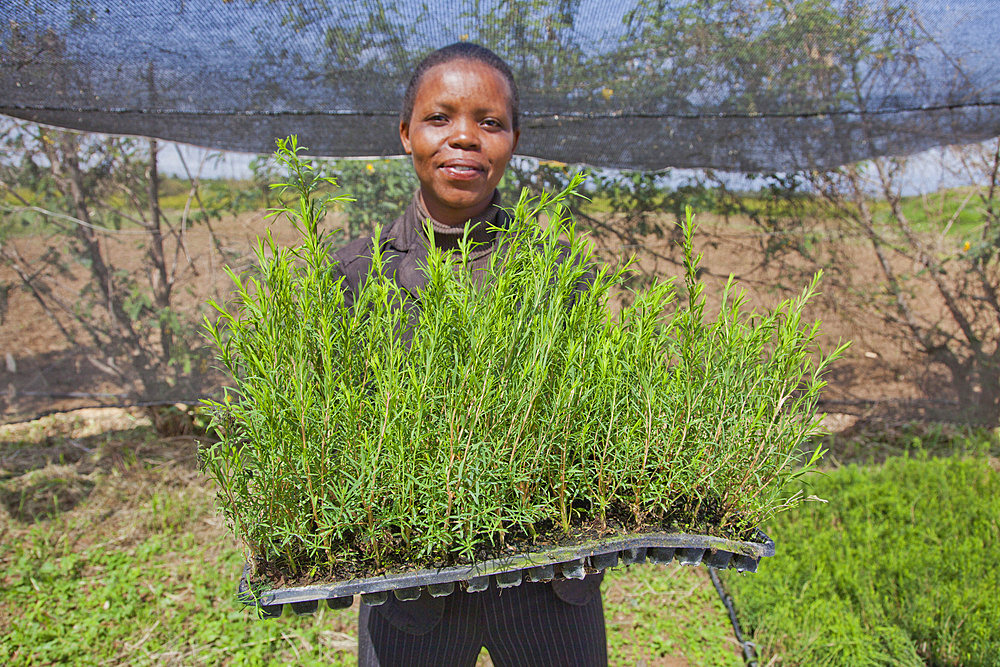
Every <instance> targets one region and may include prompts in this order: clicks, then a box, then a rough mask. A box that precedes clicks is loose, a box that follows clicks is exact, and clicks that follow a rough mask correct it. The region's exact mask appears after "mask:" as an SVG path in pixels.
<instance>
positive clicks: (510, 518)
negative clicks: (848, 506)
mask: <svg viewBox="0 0 1000 667" xmlns="http://www.w3.org/2000/svg"><path fill="white" fill-rule="evenodd" d="M300 152H301V149H300V148H299V147H298V146H297V143H296V141H295V139H294V137H293V138H290V139H289V140H287V141H280V142H279V144H278V151H277V159H278V160H279V162H281V163H282V164H284V165H285V167H286V168H287V169H288V171H289V174H290V176H289V178H288V181H287V183H284V184H280V185H279V186H278V187H279V188H281V189H285V190H288V189H290V190H293V191H295V192H296V193H297V194H298V202H297V206H295V207H294V208H283V209H279V210H277V211H276V212H275V213H280V214H283V215H286V216H288V217H289V218H290V219H291V221H292V222H293V224H295V226H296V228H297V229H298V230H299V231H300V232H301V233H302V241H301V244H299V245H297V246H295V247H293V248H282V247H278V246H277V245H276V244H275V242H274V241H273V239H272V238H271V237H270V236H269V235H265V236H264V237H263V238H262V239H261V240H260V241H259V243H258V246H257V252H256V254H257V262H256V266H255V267H254V268H253V269H252V270H250V271H248V272H246V273H244V274H243V275H237V274H235V273H232V272H231V273H230V275H231V277H232V279H233V281H234V286H235V290H234V296H233V298H232V300H231V301H230V302H228V303H226V304H214V305H215V308H216V309H217V311H218V318H217V319H216V320H215V321H214V322H213V321H206V324H205V328H206V331H207V332H208V335H209V337H210V338H211V340H212V342H213V343H214V345H215V347H216V349H217V353H218V358H219V361H220V362H221V363H222V365H223V366H224V368H225V370H226V371H227V372H228V373H229V375H230V376H231V378H232V385H231V386H230V387H228V388H227V393H226V399H225V400H223V401H216V402H210V403H209V405H210V407H211V409H212V411H213V415H214V416H213V427H214V428H216V430H217V432H218V433H219V435H220V437H221V439H220V441H219V442H218V443H216V444H214V445H212V446H210V447H207V448H206V450H205V451H204V452H203V460H204V462H205V467H206V470H207V472H208V474H210V475H211V476H212V477H213V478H214V479H215V480H216V482H217V483H218V489H219V500H220V504H221V507H222V510H223V512H224V514H225V516H226V517H227V519H228V521H229V524H230V526H231V527H232V529H233V530H234V532H235V533H236V535H237V536H238V537H239V538H241V539H242V540H243V541H245V542H246V544H247V546H248V547H249V550H250V552H251V553H252V554H253V555H254V556H256V558H257V560H258V561H260V562H264V563H268V564H270V565H272V566H274V567H277V568H279V569H280V570H281V571H283V572H287V573H291V574H293V575H309V576H317V575H322V574H334V575H340V576H349V575H353V574H359V573H365V572H372V571H380V570H382V569H384V568H386V567H392V566H403V565H428V564H439V565H440V564H454V563H458V562H469V561H472V560H476V559H479V558H484V557H491V556H493V555H496V554H497V553H500V552H501V550H502V551H503V553H509V552H510V551H509V548H510V547H511V546H513V547H515V548H523V547H527V546H529V545H530V544H531V543H533V542H534V543H536V544H537V543H542V544H544V543H547V542H548V543H552V542H559V541H561V540H565V539H569V538H572V537H573V536H574V535H575V534H576V533H577V532H578V531H579V530H580V529H581V528H582V527H586V528H587V529H588V530H591V531H593V530H596V531H599V532H608V531H619V530H621V531H642V530H663V529H671V530H686V531H698V532H704V533H709V534H716V535H721V536H726V537H735V538H738V539H745V538H746V537H748V536H750V535H751V534H752V532H753V530H754V529H755V528H756V527H757V526H759V525H760V524H761V523H762V522H763V521H764V520H766V519H768V518H769V517H771V516H772V515H773V514H775V513H777V512H779V511H782V510H783V509H787V508H788V507H791V506H793V505H795V504H796V503H798V502H799V500H800V498H801V496H799V495H797V494H795V493H790V492H789V489H790V488H791V487H790V485H789V483H790V482H792V481H793V480H794V479H795V478H796V477H797V476H798V475H800V474H801V473H802V471H803V470H807V469H809V468H810V467H811V466H812V465H814V464H815V463H816V461H817V459H818V457H819V452H818V451H817V452H815V454H814V455H813V456H812V457H811V458H808V460H805V461H801V460H799V454H798V452H799V451H800V443H801V442H802V441H804V440H806V439H808V438H810V437H812V436H813V435H815V434H816V433H817V432H818V431H819V424H818V418H817V415H816V411H815V410H816V401H817V398H818V396H819V392H820V390H821V388H822V387H823V385H824V382H823V379H822V374H823V372H824V370H825V369H826V368H827V366H828V365H829V363H830V362H831V360H833V359H834V358H836V356H837V355H838V354H839V353H840V351H841V350H842V348H837V349H836V350H834V351H833V352H832V353H831V354H828V355H825V356H824V355H823V354H821V353H820V352H819V351H818V350H817V337H818V334H819V330H818V325H817V324H816V323H808V322H805V321H804V319H803V308H804V306H805V304H806V303H807V302H808V300H809V299H810V297H811V296H812V295H813V294H814V293H815V290H816V280H814V281H813V282H812V283H811V284H810V285H809V286H808V287H807V288H806V289H805V290H804V291H803V292H802V295H801V296H800V297H799V298H797V299H792V300H789V301H786V302H784V303H782V304H780V305H779V306H778V307H777V308H776V309H774V310H773V311H771V312H766V313H757V312H749V311H748V308H747V306H746V303H745V299H744V297H743V295H742V293H741V292H740V291H739V289H738V287H737V286H736V284H735V283H734V282H733V281H730V282H729V283H727V284H726V285H725V287H724V288H723V291H722V295H721V306H720V308H719V311H718V313H717V314H716V315H715V317H714V318H712V319H710V318H709V317H708V316H706V314H705V307H706V298H705V288H704V286H703V285H702V284H701V283H699V281H698V279H697V272H698V261H699V257H698V256H696V255H695V253H694V251H693V249H692V248H693V240H692V235H693V230H694V226H693V223H692V221H691V214H690V211H688V216H687V221H686V223H685V224H684V226H683V232H684V235H683V237H684V240H683V245H684V254H685V267H686V272H685V273H686V275H685V279H684V286H683V288H682V289H681V288H678V287H677V286H676V285H675V281H674V280H672V279H670V280H666V281H662V282H657V283H655V284H653V285H652V286H651V287H649V288H647V289H644V290H642V291H641V292H638V293H635V294H634V299H632V304H631V305H630V306H628V307H625V308H623V309H621V310H620V312H618V313H617V314H616V315H614V316H612V312H611V308H610V307H609V299H610V298H611V296H612V295H613V293H614V292H615V290H618V289H622V288H623V287H622V284H623V281H624V280H625V278H626V276H627V273H628V271H629V268H628V267H627V266H625V267H621V268H618V269H610V268H607V267H597V266H595V263H594V261H593V257H592V255H591V250H590V247H589V245H588V243H587V240H586V237H585V236H584V235H582V234H580V233H578V232H577V230H576V229H575V227H574V223H573V221H572V219H571V218H570V215H569V213H568V208H567V206H566V203H567V200H568V199H569V198H570V197H573V196H575V195H577V194H578V192H579V190H580V187H581V184H582V182H583V177H582V176H579V175H577V176H575V177H573V178H572V179H571V181H570V184H569V186H568V187H567V188H566V189H565V190H564V191H562V192H560V193H558V194H554V195H550V194H543V195H541V196H540V197H534V198H533V197H530V196H528V194H527V193H524V194H522V196H521V198H520V200H519V201H518V203H517V206H516V207H515V209H514V210H513V211H512V222H511V224H510V225H509V227H508V228H507V229H505V230H502V231H500V232H498V233H500V234H501V235H502V236H501V245H500V247H501V250H500V251H498V252H495V253H493V255H492V259H491V265H490V268H489V271H488V276H487V279H486V280H480V279H478V277H477V276H473V275H472V274H471V271H470V270H469V269H467V268H466V262H465V258H466V257H467V254H468V252H469V247H468V243H466V244H463V247H462V248H461V250H460V251H459V252H453V253H446V252H441V251H440V250H437V249H431V251H430V252H429V257H428V261H427V266H426V269H425V270H426V275H427V285H426V287H425V288H424V289H423V291H422V292H421V293H420V295H419V311H417V310H415V309H413V308H412V307H411V305H412V304H413V303H414V301H413V295H408V294H406V293H405V292H403V291H402V289H401V288H400V287H399V286H397V285H396V284H395V283H394V282H393V281H392V280H390V279H388V278H385V277H383V276H382V273H381V270H380V266H381V263H382V261H383V258H382V257H381V255H380V251H379V249H378V248H374V249H373V256H374V261H373V265H374V266H373V270H372V272H371V273H370V275H369V276H368V279H367V282H365V284H364V286H363V288H362V289H361V291H360V292H359V293H358V294H357V295H356V296H355V299H354V305H353V307H352V308H345V306H344V303H345V301H344V287H343V285H342V283H341V279H340V278H339V276H340V274H339V272H338V271H337V270H336V266H335V263H334V262H333V260H332V259H331V256H330V253H329V238H328V236H327V234H326V233H325V232H323V231H321V230H320V228H319V224H318V221H319V220H321V219H322V216H323V214H324V212H325V210H326V206H327V205H328V204H329V203H330V201H338V200H340V199H342V198H337V197H334V198H332V199H323V198H321V197H318V196H317V194H316V193H317V188H318V187H319V186H321V185H323V181H324V180H326V179H323V178H322V177H320V176H319V175H317V172H316V170H315V169H314V168H313V167H312V164H311V163H310V162H309V161H308V160H306V159H305V158H303V157H302V156H301V155H300ZM540 221H544V222H545V225H544V227H543V225H542V224H540ZM817 280H818V277H817ZM682 295H683V296H682Z"/></svg>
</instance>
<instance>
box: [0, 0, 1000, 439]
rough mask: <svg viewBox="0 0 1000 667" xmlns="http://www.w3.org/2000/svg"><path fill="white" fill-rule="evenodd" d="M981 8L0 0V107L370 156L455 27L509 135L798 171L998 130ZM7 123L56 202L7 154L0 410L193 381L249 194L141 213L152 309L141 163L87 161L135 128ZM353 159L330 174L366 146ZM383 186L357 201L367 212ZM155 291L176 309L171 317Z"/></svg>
mask: <svg viewBox="0 0 1000 667" xmlns="http://www.w3.org/2000/svg"><path fill="white" fill-rule="evenodd" d="M998 14H1000V2H996V1H983V0H979V1H977V2H968V1H964V0H963V1H953V2H949V3H940V2H935V1H932V0H916V1H910V2H898V3H893V2H886V1H884V0H845V1H840V0H767V1H756V0H692V1H687V2H681V1H673V0H617V1H609V0H400V1H396V2H391V3H390V2H384V1H382V0H357V1H355V2H337V1H334V0H299V1H290V2H267V1H263V0H260V1H253V0H183V1H175V0H169V1H168V0H129V1H127V2H126V1H123V0H119V1H118V2H102V1H99V0H64V1H44V0H13V1H6V2H2V3H0V114H3V115H6V116H10V117H14V118H17V119H23V120H26V121H32V122H36V123H41V124H45V125H51V126H57V127H62V128H71V129H76V130H83V131H88V132H98V133H109V134H112V135H135V136H138V137H155V138H159V139H166V140H172V141H178V142H185V143H189V144H194V145H197V146H202V147H207V148H213V149H224V150H230V151H245V152H250V153H269V152H270V151H272V150H273V148H274V142H275V139H276V138H278V137H284V136H287V135H290V134H297V135H298V136H299V141H300V143H301V144H302V145H304V146H307V147H308V148H309V151H310V153H311V154H313V155H324V156H331V157H348V156H354V157H357V156H367V157H368V158H369V159H370V160H373V161H374V160H375V158H380V157H384V156H392V155H397V154H399V153H400V145H399V137H398V123H399V117H398V116H399V108H400V105H401V100H402V97H403V92H404V88H405V85H406V82H407V80H408V78H409V76H410V73H411V71H412V70H413V67H414V65H415V64H416V63H417V62H419V60H420V59H421V58H422V57H423V56H425V55H426V54H427V53H429V52H430V51H432V50H434V49H436V48H438V47H440V46H443V45H446V44H449V43H452V42H456V41H462V40H468V41H473V42H477V43H479V44H482V45H484V46H487V47H489V48H491V49H493V50H494V51H496V52H497V53H498V54H499V55H500V56H501V57H503V58H504V59H505V60H506V61H507V62H509V63H510V65H511V67H512V69H513V71H514V73H515V76H516V79H517V81H518V84H519V88H520V95H521V112H522V122H521V127H522V134H521V140H520V143H519V146H518V152H519V153H520V154H521V155H525V156H534V157H537V158H543V159H546V160H551V161H561V162H566V163H583V164H586V165H591V166H595V167H604V168H612V169H614V168H618V169H636V170H662V169H665V168H700V169H714V170H725V171H727V172H734V173H735V172H743V173H749V172H754V173H771V172H796V171H802V170H812V169H820V170H821V169H830V168H835V167H837V166H838V165H843V164H847V163H853V162H856V161H858V160H862V159H866V158H870V157H873V156H883V155H901V154H908V153H913V152H917V151H920V150H923V149H927V148H930V147H935V146H941V145H944V144H962V143H969V142H976V141H981V140H984V139H987V138H990V137H996V136H997V135H1000V66H998V65H1000V62H998V60H1000V58H998V56H997V52H996V49H995V36H996V34H997V33H998V28H1000V21H998V19H997V16H998ZM19 132H23V135H21V134H19ZM29 134H31V133H30V132H28V131H24V130H18V129H14V130H13V131H10V130H9V128H8V132H7V134H6V141H7V144H5V146H6V148H7V149H8V153H7V155H6V156H3V157H0V166H3V165H7V166H10V165H14V163H17V162H19V161H22V160H23V156H22V155H20V154H18V153H17V152H16V151H17V150H20V149H18V148H17V146H18V145H19V142H22V139H25V138H26V137H28V136H29ZM94 137H98V138H94ZM33 141H34V143H33V144H31V145H32V146H33V149H32V150H33V151H34V153H33V155H34V156H35V157H34V158H32V160H23V162H22V166H23V167H24V168H23V169H22V170H21V171H19V172H18V171H17V170H13V171H11V173H18V174H21V175H20V176H18V177H17V178H22V176H24V174H25V173H28V172H30V173H28V176H31V175H32V174H34V176H32V178H35V180H34V181H31V182H33V183H42V184H44V183H50V182H51V181H52V179H55V181H60V179H62V181H61V182H62V183H63V185H62V186H59V187H62V188H63V189H62V190H61V194H60V195H59V196H60V197H62V199H61V200H60V201H64V202H66V204H65V206H64V207H63V208H58V207H57V206H56V204H51V208H52V210H51V211H49V212H47V213H38V212H34V213H32V212H31V211H29V212H28V213H25V212H24V210H26V209H32V206H28V204H34V203H35V199H33V198H32V197H30V196H27V195H25V194H24V191H23V188H24V187H28V186H25V185H24V183H27V182H28V181H29V180H31V179H29V178H27V176H24V179H26V180H24V182H23V183H20V182H19V183H20V184H14V185H13V186H12V188H13V189H12V190H11V192H14V194H13V195H10V194H8V195H7V196H8V198H7V199H6V200H5V201H6V202H7V203H8V204H10V202H13V203H14V208H19V209H20V210H19V212H17V213H16V214H15V215H13V216H12V217H7V218H5V219H4V221H5V222H4V224H5V225H7V226H6V227H5V231H4V234H5V235H6V233H7V232H6V230H7V228H9V227H12V226H15V227H16V226H17V225H22V224H23V225H29V226H30V225H35V224H37V225H40V226H41V225H42V223H43V222H44V225H47V226H41V227H40V228H42V229H46V230H49V231H47V232H46V234H47V235H41V234H39V235H37V236H35V237H30V238H20V237H15V238H12V239H7V238H6V236H5V238H3V239H0V241H2V248H0V249H2V252H3V266H2V267H0V268H2V269H3V271H4V273H3V274H2V275H0V324H2V325H3V327H4V329H5V330H6V333H5V334H4V336H3V337H0V338H2V341H0V342H2V343H3V345H4V346H6V347H5V348H4V349H2V350H0V366H2V367H0V377H2V384H3V385H4V387H5V388H0V394H2V398H0V407H2V411H3V421H13V420H17V419H23V418H26V417H31V416H35V415H38V414H41V413H44V412H46V411H48V410H51V409H56V408H60V407H77V406H80V405H94V404H120V403H125V404H143V403H162V402H167V401H185V402H192V401H193V400H195V399H197V398H198V397H199V396H204V395H208V394H215V395H218V391H219V390H218V388H219V386H220V382H221V379H220V377H219V375H218V374H216V373H213V371H212V369H211V367H212V362H211V358H210V354H206V350H205V349H204V340H203V339H201V338H199V337H198V336H197V335H191V333H190V328H191V326H192V322H194V323H195V325H196V322H197V318H198V317H200V316H201V315H202V314H203V313H204V312H205V311H206V308H205V307H204V304H205V300H206V299H207V298H209V297H212V296H215V297H219V295H220V294H222V293H223V292H224V290H225V289H226V286H227V285H228V284H229V283H228V282H227V278H226V276H225V274H224V273H223V272H222V269H221V267H222V264H223V263H229V264H231V265H232V266H234V267H236V269H237V270H239V269H240V268H246V267H247V266H249V265H250V264H251V263H252V258H251V256H250V242H249V239H250V238H252V236H253V235H254V234H256V233H257V232H260V231H262V229H263V225H264V221H263V220H262V218H261V217H260V215H259V213H258V214H257V217H256V218H253V219H252V220H251V221H250V222H247V223H246V225H245V226H244V227H240V228H239V229H236V228H230V229H229V230H228V232H229V233H230V235H229V236H228V237H227V236H226V233H227V230H226V229H223V228H221V227H223V226H224V224H223V220H222V218H220V217H218V216H216V218H215V224H216V228H214V229H213V228H212V227H210V226H206V225H199V224H195V222H194V221H195V216H194V215H193V214H192V215H190V216H189V215H188V211H187V209H186V208H185V209H184V211H183V212H177V211H175V212H173V213H170V214H169V215H168V214H164V215H165V217H164V220H166V218H168V217H170V215H173V218H172V223H171V224H172V225H173V226H172V227H170V231H169V232H167V231H165V232H164V234H163V238H164V249H163V250H162V253H164V256H165V257H166V259H165V260H164V261H162V262H161V265H163V266H166V267H167V268H168V269H170V270H171V271H176V277H177V278H178V280H177V282H176V284H174V285H173V287H172V288H173V292H172V295H171V296H170V299H172V301H170V305H169V306H165V305H163V304H165V303H167V300H162V303H161V302H160V301H158V299H160V296H162V292H163V290H162V285H163V281H164V280H165V279H167V278H164V277H163V276H167V271H166V270H165V271H163V272H161V273H162V275H161V276H158V275H156V272H155V271H152V270H150V269H149V268H148V265H145V266H146V268H143V266H144V265H142V262H148V259H143V258H148V257H149V256H150V254H149V253H151V252H152V250H150V248H151V247H152V245H151V239H153V238H154V237H153V236H151V235H150V231H149V230H150V229H151V228H152V226H151V225H152V223H151V221H150V220H151V218H150V217H149V215H147V213H133V214H132V215H133V217H135V216H138V217H139V218H141V219H138V218H137V219H136V220H132V221H131V223H130V222H129V219H128V216H127V215H121V214H119V213H116V212H115V210H114V206H117V205H118V204H115V202H120V201H124V200H125V195H123V194H122V193H123V192H126V191H127V192H131V193H134V192H139V191H140V190H141V185H137V184H135V183H133V184H132V185H131V186H129V187H130V188H131V189H127V188H125V186H121V187H120V188H119V186H120V185H121V183H119V182H118V181H115V178H117V177H115V176H114V174H112V173H111V172H113V171H114V170H119V169H120V170H122V171H127V168H133V170H134V168H135V164H134V160H141V159H143V155H142V151H143V150H146V149H145V148H144V146H146V144H143V143H142V142H137V143H136V144H133V145H131V148H129V147H128V146H126V147H124V148H123V147H122V146H119V145H116V146H114V147H112V148H109V147H108V145H105V144H101V141H102V139H100V138H99V136H98V135H81V138H80V139H78V140H77V141H76V143H72V142H70V143H71V144H72V146H70V145H69V144H64V143H60V142H59V141H58V140H56V141H53V140H52V139H51V137H50V138H48V139H46V138H44V137H40V136H35V137H34V139H33ZM22 143H23V142H22ZM27 143H30V142H27ZM27 143H25V144H24V145H27ZM67 146H69V148H67ZM11 147H14V148H13V149H12V148H11ZM161 148H162V146H161ZM71 149H72V151H77V152H78V153H79V160H78V161H77V162H76V163H75V164H77V166H79V167H80V169H81V173H82V174H83V176H82V177H81V179H82V180H81V183H83V184H84V185H86V184H87V183H97V182H98V181H100V179H104V181H100V182H107V184H108V185H107V186H106V187H107V188H108V190H107V191H106V192H104V194H103V195H101V196H104V197H105V203H106V202H107V201H111V202H112V203H113V204H114V205H112V206H105V207H104V209H105V212H104V213H103V214H101V217H98V211H99V209H100V208H101V207H100V206H98V205H97V204H96V201H97V194H95V195H94V202H91V203H88V202H83V201H77V202H76V204H73V202H72V197H71V196H70V194H71V193H70V190H72V187H71V185H67V184H68V183H69V182H70V181H71V180H72V179H71V178H69V177H68V176H67V173H66V172H65V170H64V171H63V172H59V170H58V169H56V170H52V165H53V164H54V161H59V160H66V159H68V158H67V155H68V153H66V151H68V150H71ZM112 149H113V150H112ZM25 150H27V149H25ZM60 151H63V152H62V153H60ZM115 151H117V153H116V152H115ZM129 151H131V152H129ZM74 155H76V154H75V153H74ZM70 158H71V159H70V161H71V162H72V160H76V159H77V158H76V157H73V156H70ZM126 158H128V159H126ZM129 159H131V160H133V164H132V167H128V161H129ZM146 159H148V155H147V156H146ZM105 162H106V165H105ZM65 164H67V165H69V164H70V162H65ZM361 164H362V166H360V167H358V168H356V169H355V170H354V173H358V169H363V168H364V166H367V167H368V168H370V169H371V168H372V164H371V163H370V162H369V163H367V164H366V163H364V162H363V163H361ZM375 164H376V165H377V166H378V167H379V172H378V174H381V175H380V176H379V178H382V181H381V183H382V186H380V187H382V190H379V191H378V192H379V193H384V192H387V191H389V190H393V189H394V191H397V192H396V195H398V198H400V199H401V200H402V201H403V202H404V203H405V200H406V199H407V198H408V196H409V193H412V187H413V183H412V173H411V172H410V171H409V169H408V168H406V167H405V165H404V167H403V168H398V164H397V166H393V164H391V163H383V162H381V161H376V162H375ZM105 166H106V169H105V168H104V167H105ZM191 166H192V171H194V167H195V166H196V165H191ZM74 168H75V167H74ZM25 170H27V171H25ZM50 172H51V173H50ZM403 172H405V174H403ZM38 174H41V176H39V175H38ZM401 174H402V175H401ZM50 175H51V178H50V177H49V176H50ZM140 176H141V173H140ZM361 176H365V174H364V173H362V174H361ZM407 176H408V177H409V178H410V179H411V180H409V181H407V180H406V177H407ZM123 178H124V177H123ZM46 179H48V180H46ZM88 179H90V180H88ZM394 179H395V180H394ZM539 182H541V181H539ZM387 183H389V184H393V183H394V184H395V185H392V187H389V185H386V184H387ZM15 186H16V187H15ZM383 186H384V187H383ZM17 187H21V188H22V190H21V191H20V192H21V194H20V195H18V194H17ZM32 187H33V186H32ZM39 187H41V186H39ZM45 187H52V188H55V189H54V190H52V191H53V192H56V190H58V187H56V186H51V185H47V186H45ZM94 187H95V188H96V187H97V186H96V185H95V186H94ZM102 187H105V186H102ZM115 188H119V189H118V190H115ZM116 193H117V194H116ZM36 194H37V193H36ZM11 197H13V198H11ZM17 197H21V199H18V198H17ZM39 197H40V195H39ZM56 199H59V197H56ZM28 200H31V201H28ZM140 200H142V196H141V195H137V196H136V202H137V208H142V207H143V206H145V207H146V208H147V209H148V202H145V201H144V200H143V201H140ZM126 203H127V202H126ZM383 203H384V202H381V201H374V202H371V203H370V204H360V203H359V204H358V206H369V205H370V206H371V209H372V210H373V211H375V210H376V209H378V212H379V215H383V214H385V215H389V213H387V212H386V211H388V210H389V209H391V208H392V207H391V206H390V207H388V209H384V210H383V208H380V207H381V206H382V204H383ZM92 204H93V205H92ZM46 206H49V204H46ZM35 208H39V207H38V206H35ZM9 210H10V206H8V212H9ZM5 215H6V214H5ZM17 216H20V218H18V217H17ZM30 216H34V217H30ZM59 216H63V217H59ZM91 216H93V218H92V217H91ZM373 217H374V219H376V220H377V219H378V215H374V216H373ZM84 218H86V219H84ZM240 219H241V218H240ZM205 220H209V221H211V220H212V217H211V216H207V217H205ZM164 224H165V223H164ZM226 224H228V223H226ZM109 226H110V227H114V229H110V227H109ZM237 227H238V225H237ZM53 230H54V231H53ZM183 234H186V236H183ZM237 237H239V239H242V240H239V239H238V240H237V241H234V240H233V239H234V238H237ZM99 257H103V260H101V261H103V262H105V263H106V266H105V265H98V264H95V261H97V260H96V259H95V258H99ZM95 266H96V267H97V268H96V269H95ZM178 267H180V268H178ZM167 277H169V276H167ZM171 280H172V278H171ZM15 287H16V289H14V288H15ZM158 295H160V296H158ZM178 302H180V304H178ZM60 308H61V309H62V310H61V311H60V310H59V309H60ZM60 312H65V313H72V316H71V317H69V318H68V319H67V318H65V317H62V316H61V315H60V314H59V313H60ZM26 313H27V314H26ZM165 313H167V314H168V315H169V317H185V318H187V320H186V325H185V326H187V331H188V334H187V335H186V337H182V336H181V334H180V327H181V323H178V324H177V328H176V329H175V328H173V327H174V324H173V323H172V320H171V321H170V322H167V319H165V318H167V317H168V315H165ZM89 317H92V318H93V319H92V320H88V319H87V318H89ZM165 322H167V325H166V326H165V325H164V323H165ZM164 331H167V332H168V333H169V334H170V336H171V340H164V339H163V332H164ZM67 340H68V341H76V342H75V343H73V342H71V343H70V344H69V346H67V344H66V341H67ZM167 346H170V347H171V350H170V352H169V353H160V352H157V348H158V347H159V348H164V349H165V348H166V347H167Z"/></svg>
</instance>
